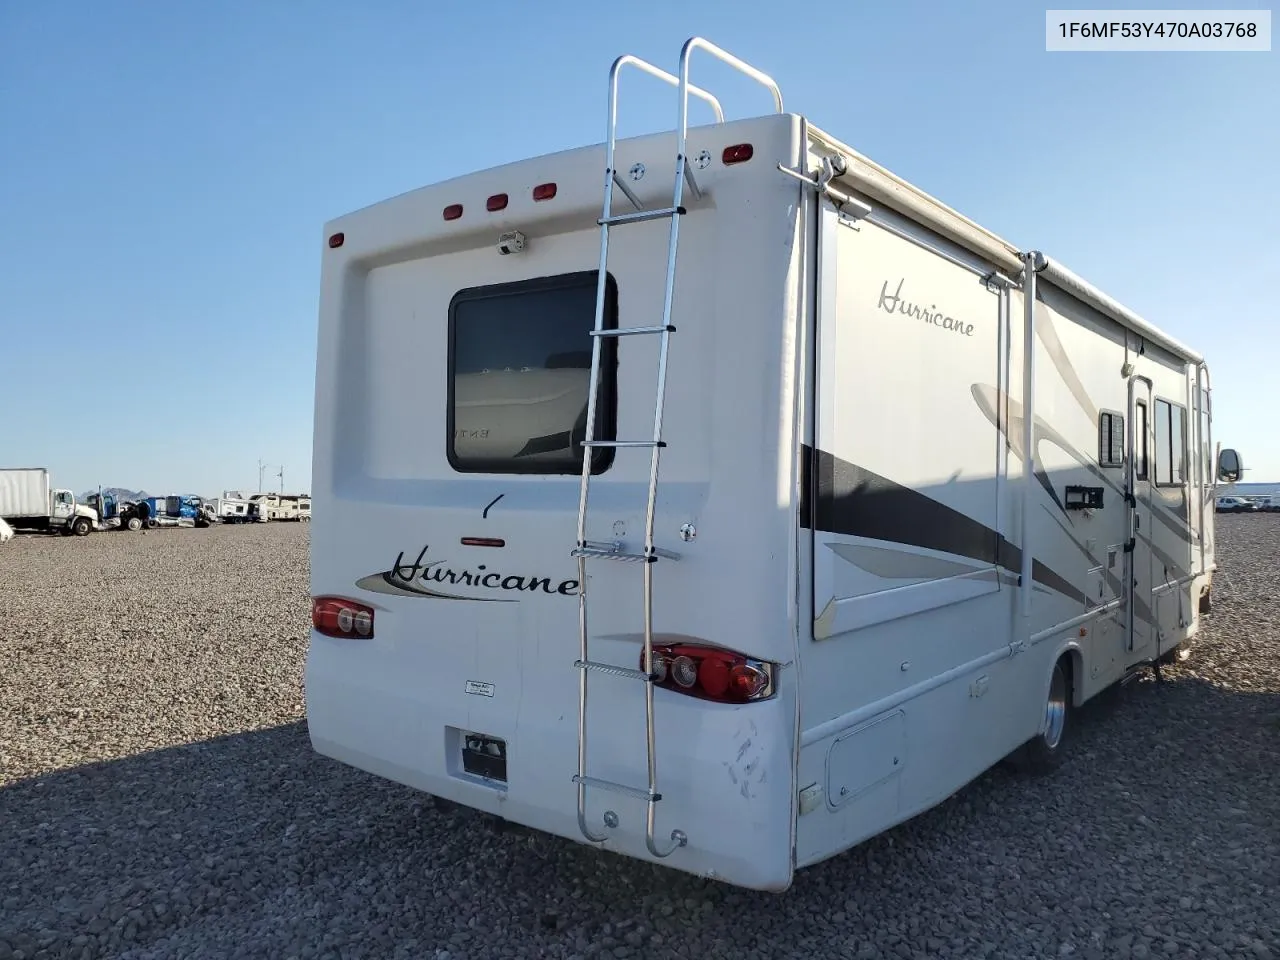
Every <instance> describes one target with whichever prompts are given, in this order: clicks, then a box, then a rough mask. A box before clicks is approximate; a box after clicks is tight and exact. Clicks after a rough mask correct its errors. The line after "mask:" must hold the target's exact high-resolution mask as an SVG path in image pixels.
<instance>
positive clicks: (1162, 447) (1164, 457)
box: [1156, 400, 1173, 487]
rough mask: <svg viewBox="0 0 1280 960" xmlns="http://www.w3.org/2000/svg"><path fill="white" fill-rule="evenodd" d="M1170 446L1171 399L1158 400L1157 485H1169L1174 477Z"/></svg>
mask: <svg viewBox="0 0 1280 960" xmlns="http://www.w3.org/2000/svg"><path fill="white" fill-rule="evenodd" d="M1170 452H1171V451H1170V447H1169V401H1167V400H1157V401H1156V486H1157V487H1163V486H1167V485H1168V484H1169V483H1170V482H1171V479H1172V477H1173V460H1172V458H1171V456H1170Z"/></svg>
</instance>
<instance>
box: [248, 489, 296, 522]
mask: <svg viewBox="0 0 1280 960" xmlns="http://www.w3.org/2000/svg"><path fill="white" fill-rule="evenodd" d="M249 499H250V500H251V501H253V502H254V503H256V504H257V505H258V512H259V515H260V518H261V519H262V520H310V519H311V496H310V494H306V493H255V494H254V495H253V496H252V497H250V498H249Z"/></svg>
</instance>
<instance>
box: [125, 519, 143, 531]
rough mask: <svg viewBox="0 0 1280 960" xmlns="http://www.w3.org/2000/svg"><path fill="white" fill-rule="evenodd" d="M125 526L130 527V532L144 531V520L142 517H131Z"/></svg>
mask: <svg viewBox="0 0 1280 960" xmlns="http://www.w3.org/2000/svg"><path fill="white" fill-rule="evenodd" d="M125 526H126V527H128V528H129V529H130V530H141V529H142V518H141V517H130V518H129V519H128V520H127V521H126V522H125Z"/></svg>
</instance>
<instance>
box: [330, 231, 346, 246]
mask: <svg viewBox="0 0 1280 960" xmlns="http://www.w3.org/2000/svg"><path fill="white" fill-rule="evenodd" d="M346 239H347V235H346V234H345V233H335V234H334V235H333V236H332V237H330V238H329V249H330V250H333V249H334V248H336V247H340V246H342V243H343V241H344V240H346Z"/></svg>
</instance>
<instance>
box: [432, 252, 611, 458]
mask: <svg viewBox="0 0 1280 960" xmlns="http://www.w3.org/2000/svg"><path fill="white" fill-rule="evenodd" d="M598 276H599V274H598V273H597V272H596V271H594V270H592V271H588V272H583V273H572V274H564V275H561V276H556V277H541V278H539V279H537V280H526V281H522V282H519V283H506V284H498V285H494V286H487V287H472V288H470V289H467V290H462V291H460V292H459V293H457V294H456V295H455V296H454V298H453V301H452V303H450V304H449V402H448V407H449V413H448V420H449V423H448V431H449V451H448V453H449V463H450V464H452V466H453V468H454V469H455V470H460V471H465V472H483V473H568V474H576V473H581V472H582V452H583V451H582V446H581V443H582V441H583V439H585V433H586V425H587V388H588V382H589V380H590V377H591V345H592V337H591V329H592V327H593V326H594V325H595V310H596V282H597V280H596V278H597V277H598ZM605 279H606V290H605V320H604V326H605V327H606V328H607V329H611V328H614V327H616V326H617V290H616V286H615V284H614V280H613V277H612V276H606V278H605ZM601 347H602V350H601V363H600V371H601V374H600V391H599V394H598V398H597V401H596V424H597V428H596V431H595V434H596V438H597V439H600V440H612V439H615V433H614V431H615V420H616V400H615V384H616V369H615V365H616V360H615V357H616V340H614V339H613V338H606V339H605V340H604V341H603V343H602V344H601ZM612 461H613V451H612V450H611V449H600V450H596V451H594V453H593V456H592V472H593V473H599V472H601V471H602V470H605V469H607V468H608V466H609V464H610V463H612Z"/></svg>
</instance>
